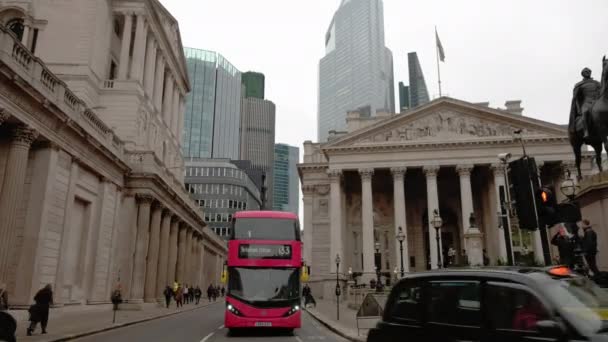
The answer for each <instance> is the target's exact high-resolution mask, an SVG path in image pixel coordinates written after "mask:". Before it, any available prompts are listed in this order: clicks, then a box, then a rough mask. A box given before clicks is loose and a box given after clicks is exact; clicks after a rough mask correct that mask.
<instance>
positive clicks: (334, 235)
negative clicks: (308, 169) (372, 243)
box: [327, 170, 344, 273]
mask: <svg viewBox="0 0 608 342" xmlns="http://www.w3.org/2000/svg"><path fill="white" fill-rule="evenodd" d="M327 174H328V175H329V181H330V194H329V197H330V204H329V213H330V214H329V218H330V223H329V224H330V227H329V231H330V237H329V240H330V242H331V245H330V248H329V260H327V262H329V264H330V265H331V266H330V270H331V271H330V272H332V273H335V272H336V264H335V263H334V259H335V258H336V254H339V255H340V258H342V260H344V255H343V253H342V241H343V240H342V184H341V179H342V170H329V171H328V172H327Z"/></svg>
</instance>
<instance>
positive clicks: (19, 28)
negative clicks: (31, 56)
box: [6, 18, 25, 40]
mask: <svg viewBox="0 0 608 342" xmlns="http://www.w3.org/2000/svg"><path fill="white" fill-rule="evenodd" d="M6 27H8V29H9V30H11V31H13V33H14V34H15V35H16V36H17V38H18V39H19V40H22V39H23V30H24V29H25V26H24V25H23V19H20V18H17V19H11V20H10V21H9V22H8V23H7V24H6Z"/></svg>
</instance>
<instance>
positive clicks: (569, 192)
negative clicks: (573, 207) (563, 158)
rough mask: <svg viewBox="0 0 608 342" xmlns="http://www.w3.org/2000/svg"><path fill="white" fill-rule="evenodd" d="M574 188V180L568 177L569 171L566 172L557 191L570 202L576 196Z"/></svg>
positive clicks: (575, 186)
mask: <svg viewBox="0 0 608 342" xmlns="http://www.w3.org/2000/svg"><path fill="white" fill-rule="evenodd" d="M576 188H577V185H576V183H574V179H572V176H571V175H570V170H567V171H566V179H565V180H564V181H563V182H562V184H561V186H560V187H559V189H560V190H561V192H562V194H564V196H566V197H568V199H569V200H570V201H573V200H574V197H575V196H576Z"/></svg>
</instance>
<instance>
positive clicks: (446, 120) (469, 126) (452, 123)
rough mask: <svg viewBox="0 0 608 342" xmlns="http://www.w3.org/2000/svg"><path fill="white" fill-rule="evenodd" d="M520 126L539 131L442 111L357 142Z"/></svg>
mask: <svg viewBox="0 0 608 342" xmlns="http://www.w3.org/2000/svg"><path fill="white" fill-rule="evenodd" d="M518 129H522V130H523V131H522V133H523V134H524V135H538V134H542V133H541V132H539V131H536V130H531V129H529V128H526V127H517V126H515V125H511V124H508V123H502V122H495V121H489V120H487V121H486V120H483V119H481V118H478V117H474V116H466V115H463V114H460V113H456V112H451V111H443V112H437V113H433V114H430V115H427V116H424V117H422V118H420V119H418V120H415V121H413V122H410V123H408V124H405V125H403V126H400V127H396V128H394V129H392V130H388V131H384V132H380V133H377V134H375V135H372V136H369V137H366V138H364V139H362V140H360V141H359V142H384V141H415V140H451V139H467V138H471V137H510V136H512V134H513V131H515V130H518Z"/></svg>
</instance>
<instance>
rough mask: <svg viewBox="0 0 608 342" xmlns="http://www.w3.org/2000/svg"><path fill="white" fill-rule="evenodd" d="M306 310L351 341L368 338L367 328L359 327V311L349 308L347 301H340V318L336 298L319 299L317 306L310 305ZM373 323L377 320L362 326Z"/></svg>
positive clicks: (361, 341) (358, 341)
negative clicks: (359, 328)
mask: <svg viewBox="0 0 608 342" xmlns="http://www.w3.org/2000/svg"><path fill="white" fill-rule="evenodd" d="M306 310H307V311H308V313H309V314H310V315H311V316H312V317H313V318H314V319H315V320H317V321H318V322H319V323H321V324H323V325H324V326H325V327H327V328H328V329H330V330H331V331H333V332H334V333H336V334H338V335H340V336H342V337H343V338H345V339H347V340H349V341H354V342H364V341H365V340H366V338H367V329H361V330H358V329H357V311H356V310H353V309H351V308H349V307H348V306H347V304H346V303H340V317H339V319H338V315H337V314H338V312H337V311H338V309H337V307H336V302H335V301H334V300H317V305H316V307H314V306H310V305H309V306H308V308H307V309H306ZM373 325H375V320H374V321H373V322H371V321H367V322H364V323H361V326H362V327H370V326H373Z"/></svg>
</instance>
